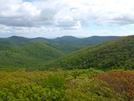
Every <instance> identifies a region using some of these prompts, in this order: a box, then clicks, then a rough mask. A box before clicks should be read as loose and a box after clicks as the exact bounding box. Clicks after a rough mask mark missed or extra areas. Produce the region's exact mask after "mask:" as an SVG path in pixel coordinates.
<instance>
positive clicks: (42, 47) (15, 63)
mask: <svg viewBox="0 0 134 101" xmlns="http://www.w3.org/2000/svg"><path fill="white" fill-rule="evenodd" d="M63 55H64V54H63V53H62V52H60V51H58V50H56V49H54V48H52V47H50V46H47V45H46V44H45V43H43V42H35V43H31V44H27V45H24V46H5V45H0V68H1V67H29V68H30V67H32V68H35V67H37V66H39V65H43V64H44V63H46V62H47V61H50V60H54V59H57V58H59V57H61V56H63Z"/></svg>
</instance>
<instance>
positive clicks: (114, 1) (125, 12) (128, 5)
mask: <svg viewBox="0 0 134 101" xmlns="http://www.w3.org/2000/svg"><path fill="white" fill-rule="evenodd" d="M0 5H1V7H0V29H1V30H0V37H10V36H12V35H17V36H24V37H30V38H32V37H46V38H54V37H61V36H66V35H72V36H76V37H89V36H93V35H98V36H109V35H110V36H111V35H112V36H127V35H133V34H134V1H132V0H77V2H76V1H73V0H17V1H16V0H1V1H0Z"/></svg>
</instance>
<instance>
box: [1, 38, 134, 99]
mask: <svg viewBox="0 0 134 101" xmlns="http://www.w3.org/2000/svg"><path fill="white" fill-rule="evenodd" d="M66 38H68V39H70V40H72V41H71V42H73V43H74V41H75V42H77V41H76V40H77V38H74V37H62V38H57V39H55V41H54V40H53V42H54V43H52V42H48V41H43V40H44V39H42V38H36V39H28V38H23V37H19V39H18V37H15V36H13V37H10V38H7V39H5V38H4V39H0V101H134V70H133V69H134V62H133V61H134V36H126V37H120V38H116V39H114V40H109V41H108V40H107V41H108V42H104V41H103V43H102V42H100V41H98V42H100V44H94V45H93V44H92V45H91V44H90V45H87V43H81V42H80V43H79V44H78V43H77V44H76V43H75V44H71V42H70V44H66V42H67V41H66V42H63V41H64V40H66ZM93 38H94V37H93ZM98 38H100V37H98ZM10 39H12V40H10ZM39 39H40V40H39ZM41 39H42V40H41ZM87 39H88V38H87ZM19 40H20V41H19ZM29 40H30V41H29ZM31 40H32V41H31ZM33 40H34V41H33ZM56 41H57V42H56ZM93 41H94V40H93ZM1 42H2V43H1ZM17 42H18V43H17ZM19 42H20V43H19ZM96 42H97V41H96ZM88 44H89V43H88Z"/></svg>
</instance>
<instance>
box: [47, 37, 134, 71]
mask: <svg viewBox="0 0 134 101" xmlns="http://www.w3.org/2000/svg"><path fill="white" fill-rule="evenodd" d="M133 61H134V36H127V37H122V38H118V39H115V40H112V41H109V42H106V43H103V44H99V45H96V46H92V47H89V48H86V49H83V50H80V51H77V52H75V53H72V54H69V55H67V56H65V57H63V58H60V59H58V60H55V61H53V62H50V63H48V64H47V65H46V66H45V68H50V67H51V68H64V69H76V68H79V69H85V68H91V67H92V68H96V69H103V70H106V69H112V68H125V69H134V62H133Z"/></svg>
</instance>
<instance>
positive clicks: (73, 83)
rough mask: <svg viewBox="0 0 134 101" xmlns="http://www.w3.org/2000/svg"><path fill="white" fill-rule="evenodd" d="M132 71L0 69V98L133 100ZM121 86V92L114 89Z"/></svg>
mask: <svg viewBox="0 0 134 101" xmlns="http://www.w3.org/2000/svg"><path fill="white" fill-rule="evenodd" d="M74 74H76V75H77V76H74ZM121 74H123V75H121ZM133 74H134V73H133V71H131V72H130V71H118V70H115V71H110V72H103V71H100V70H95V69H93V68H91V69H86V70H78V69H77V70H68V71H62V70H53V71H28V72H26V71H25V69H19V70H18V71H14V72H6V71H0V101H100V100H101V101H130V100H132V101H133V98H134V97H133V96H134V93H133V92H134V89H133V81H134V79H133V77H134V76H133ZM115 84H117V85H115ZM120 84H122V85H124V84H125V85H124V86H122V85H120ZM122 87H125V88H123V90H124V91H125V92H124V91H123V90H122V91H121V92H120V91H119V90H118V89H122ZM126 87H127V89H126Z"/></svg>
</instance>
